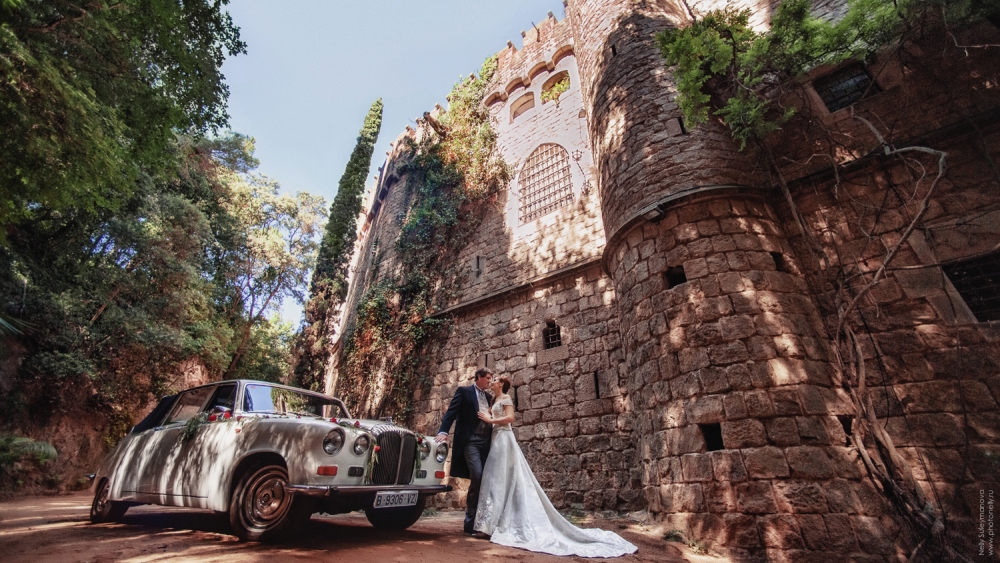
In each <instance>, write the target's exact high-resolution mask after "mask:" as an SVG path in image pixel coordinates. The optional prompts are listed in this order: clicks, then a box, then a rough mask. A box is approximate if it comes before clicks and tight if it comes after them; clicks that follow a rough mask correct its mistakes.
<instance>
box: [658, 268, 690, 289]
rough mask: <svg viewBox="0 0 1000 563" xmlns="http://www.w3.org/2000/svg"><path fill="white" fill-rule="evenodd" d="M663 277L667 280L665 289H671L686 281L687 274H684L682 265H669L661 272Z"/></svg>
mask: <svg viewBox="0 0 1000 563" xmlns="http://www.w3.org/2000/svg"><path fill="white" fill-rule="evenodd" d="M663 278H664V279H665V280H666V281H667V289H671V288H674V287H677V286H679V285H681V284H682V283H687V281H688V279H687V276H686V275H684V266H670V267H669V268H667V271H666V272H663Z"/></svg>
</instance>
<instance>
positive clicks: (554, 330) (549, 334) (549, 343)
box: [542, 321, 562, 350]
mask: <svg viewBox="0 0 1000 563" xmlns="http://www.w3.org/2000/svg"><path fill="white" fill-rule="evenodd" d="M542 338H543V339H544V341H545V349H546V350H550V349H552V348H558V347H560V346H562V336H560V334H559V325H557V324H556V323H555V321H547V322H546V323H545V329H544V330H542Z"/></svg>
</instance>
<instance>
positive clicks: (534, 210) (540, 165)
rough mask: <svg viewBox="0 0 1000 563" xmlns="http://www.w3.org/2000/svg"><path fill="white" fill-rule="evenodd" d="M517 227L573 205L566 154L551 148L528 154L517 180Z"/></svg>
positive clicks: (561, 149)
mask: <svg viewBox="0 0 1000 563" xmlns="http://www.w3.org/2000/svg"><path fill="white" fill-rule="evenodd" d="M519 183H520V184H521V202H520V203H521V205H520V209H519V210H518V214H517V216H518V220H519V222H520V224H521V225H524V224H525V223H530V222H531V221H534V220H535V219H537V218H539V217H541V216H543V215H547V214H549V213H551V212H553V211H555V210H556V209H559V208H560V207H562V206H564V205H567V204H569V203H570V202H572V201H573V188H572V185H571V183H570V172H569V154H568V153H567V152H566V149H564V148H562V147H560V146H559V145H554V144H551V143H550V144H544V145H541V146H540V147H538V148H537V149H535V152H533V153H531V156H529V157H528V160H527V162H525V163H524V168H522V169H521V175H520V176H519Z"/></svg>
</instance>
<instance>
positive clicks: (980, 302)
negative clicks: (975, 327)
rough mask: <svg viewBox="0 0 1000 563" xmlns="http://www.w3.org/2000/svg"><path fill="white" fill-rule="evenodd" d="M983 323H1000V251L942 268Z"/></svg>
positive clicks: (977, 318)
mask: <svg viewBox="0 0 1000 563" xmlns="http://www.w3.org/2000/svg"><path fill="white" fill-rule="evenodd" d="M942 269H943V270H944V273H945V274H947V275H948V279H949V280H951V283H952V285H954V286H955V289H957V290H958V293H959V295H961V296H962V299H964V300H965V304H966V305H968V306H969V310H971V311H972V314H973V315H975V316H976V320H978V321H979V322H981V323H984V322H987V321H1000V252H994V253H992V254H987V255H986V256H981V257H979V258H973V259H971V260H963V261H961V262H956V263H954V264H948V265H946V266H944V267H943V268H942Z"/></svg>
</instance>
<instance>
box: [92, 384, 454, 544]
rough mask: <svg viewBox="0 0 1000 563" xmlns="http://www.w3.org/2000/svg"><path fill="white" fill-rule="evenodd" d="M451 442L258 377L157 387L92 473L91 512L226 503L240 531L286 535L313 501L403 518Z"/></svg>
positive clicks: (437, 471) (435, 477)
mask: <svg viewBox="0 0 1000 563" xmlns="http://www.w3.org/2000/svg"><path fill="white" fill-rule="evenodd" d="M447 457H448V445H447V444H446V443H440V444H438V443H435V442H434V440H433V437H432V436H422V435H419V434H415V433H413V432H411V431H409V430H407V429H405V428H401V427H399V426H396V425H394V424H392V423H391V422H384V421H378V420H360V419H356V418H352V417H351V415H350V413H349V412H348V411H347V408H346V407H345V406H344V403H343V402H341V401H340V399H336V398H334V397H330V396H327V395H322V394H320V393H314V392H311V391H305V390H302V389H296V388H294V387H286V386H283V385H276V384H273V383H266V382H261V381H245V380H239V381H223V382H219V383H213V384H210V385H203V386H201V387H195V388H193V389H189V390H187V391H184V392H182V393H179V394H177V395H171V396H169V397H164V398H163V399H162V400H161V401H160V403H159V404H158V405H157V407H156V408H155V409H154V410H153V412H151V413H150V414H149V416H147V417H146V418H145V419H143V420H142V422H140V423H139V424H137V425H136V426H135V427H134V428H132V429H131V430H130V431H129V434H128V435H127V436H126V437H125V438H124V439H123V440H122V441H121V443H119V444H118V445H117V446H116V447H115V449H114V450H113V451H112V452H111V453H110V454H109V455H108V457H107V458H106V459H105V460H104V462H103V463H102V464H101V467H100V469H98V471H97V473H96V474H95V476H94V502H93V505H92V506H91V509H90V519H91V521H92V522H94V523H98V522H107V521H113V520H118V519H120V518H121V517H122V516H124V514H125V511H126V510H128V508H129V507H130V506H135V505H138V504H161V505H166V506H189V507H196V508H208V509H211V510H215V511H217V512H226V513H228V515H229V521H230V524H231V525H232V528H233V532H234V533H235V534H236V535H237V536H239V537H240V538H241V539H244V540H263V541H268V540H281V539H285V538H287V537H288V536H289V535H291V534H293V533H294V532H295V531H296V530H297V529H298V528H300V527H301V525H302V524H303V523H304V522H305V521H306V520H308V519H309V517H310V516H311V515H312V514H313V513H314V512H325V513H328V514H337V513H343V512H350V511H354V510H364V511H365V514H366V515H367V516H368V520H369V521H370V522H371V523H372V524H373V525H374V526H376V527H379V528H392V529H404V528H407V527H409V526H411V525H412V524H413V523H414V522H416V521H417V519H418V518H420V515H421V513H422V512H423V510H424V503H425V500H426V497H427V496H428V495H433V494H436V493H442V492H446V491H449V490H451V487H450V486H448V485H442V484H441V481H442V479H444V477H445V472H444V462H445V459H446V458H447Z"/></svg>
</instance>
